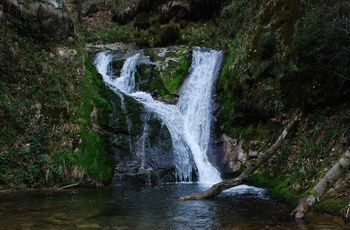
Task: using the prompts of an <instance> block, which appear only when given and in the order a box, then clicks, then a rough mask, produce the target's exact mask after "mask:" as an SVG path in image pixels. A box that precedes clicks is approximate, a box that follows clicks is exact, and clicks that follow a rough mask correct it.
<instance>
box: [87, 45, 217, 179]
mask: <svg viewBox="0 0 350 230" xmlns="http://www.w3.org/2000/svg"><path fill="white" fill-rule="evenodd" d="M222 56H223V55H222V53H221V52H219V51H215V50H210V49H203V48H199V47H194V48H193V58H192V64H191V68H190V75H189V77H188V79H187V80H186V82H185V86H184V87H183V89H182V92H181V95H180V99H179V103H178V105H170V104H165V103H163V102H160V101H156V100H154V99H153V98H152V96H151V95H150V94H148V93H145V92H141V91H138V90H137V89H136V87H135V86H136V84H135V76H134V75H135V69H136V65H137V63H138V60H139V59H140V57H141V53H137V54H135V55H133V56H131V57H129V58H127V59H126V61H125V63H124V65H123V68H122V70H121V74H120V76H119V77H117V78H116V77H114V76H111V74H110V73H111V71H109V70H108V68H109V64H110V62H111V60H112V54H110V53H108V52H101V53H99V54H97V56H96V58H95V61H94V64H95V66H96V68H97V70H98V72H99V73H100V74H101V75H102V77H103V80H104V81H105V83H106V84H107V85H108V86H109V87H110V88H111V89H112V90H113V91H115V92H116V93H117V94H120V92H122V93H124V94H126V95H128V96H130V97H132V98H134V99H135V100H137V101H139V102H140V103H142V104H143V105H144V107H145V109H146V111H147V112H151V113H154V114H156V116H157V117H158V118H159V119H160V120H161V121H162V122H163V123H164V125H166V126H167V128H168V130H169V132H170V134H171V140H172V145H173V155H174V164H175V167H176V178H177V180H178V181H192V171H193V169H194V167H195V168H196V169H197V171H198V181H199V182H200V183H210V184H211V183H216V182H219V181H221V178H220V174H219V172H218V171H217V169H216V168H215V167H214V166H213V165H212V164H211V163H210V162H209V160H208V157H207V151H208V144H209V139H210V138H209V137H210V124H211V112H212V90H213V86H214V83H215V78H216V76H217V74H218V70H219V67H220V64H221V60H222ZM192 159H193V160H194V162H195V165H193V163H192V162H193V160H192Z"/></svg>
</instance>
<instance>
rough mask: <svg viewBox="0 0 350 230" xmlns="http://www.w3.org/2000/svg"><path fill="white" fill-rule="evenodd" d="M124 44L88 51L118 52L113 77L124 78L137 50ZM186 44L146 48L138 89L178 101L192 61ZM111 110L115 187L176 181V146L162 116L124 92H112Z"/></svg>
mask: <svg viewBox="0 0 350 230" xmlns="http://www.w3.org/2000/svg"><path fill="white" fill-rule="evenodd" d="M126 47H128V46H123V45H121V44H114V45H106V46H103V47H96V46H95V47H92V46H90V47H89V50H90V52H91V59H92V60H93V59H94V56H95V54H96V53H97V52H98V51H99V49H100V50H101V49H102V50H105V49H109V50H110V52H112V53H114V58H113V61H112V63H111V67H112V68H111V70H110V71H111V73H112V74H113V75H115V76H116V77H118V76H120V73H121V71H120V70H121V69H122V67H123V64H124V61H125V59H126V58H127V57H129V56H130V55H131V53H132V52H133V51H130V50H128V49H127V48H126ZM190 53H191V51H190V49H189V48H188V47H185V46H174V47H167V48H155V49H146V50H143V51H142V55H141V58H140V61H139V63H138V65H137V66H136V70H137V71H136V73H135V78H136V82H135V83H136V88H138V89H140V90H142V91H146V92H149V93H150V94H151V95H152V96H153V98H154V99H157V100H162V101H167V102H171V103H175V102H176V99H177V95H176V89H178V88H179V87H180V86H181V83H182V82H183V79H184V78H185V76H186V73H187V70H188V67H189V63H190ZM108 100H109V102H110V104H111V105H112V110H113V112H112V113H111V114H110V118H109V123H108V125H107V127H106V128H104V129H105V130H101V132H102V133H105V134H107V135H108V136H109V143H110V149H111V151H112V152H113V155H114V160H115V165H116V167H115V173H114V177H113V182H112V183H113V184H142V185H144V184H145V183H156V182H158V181H163V182H171V181H174V180H175V177H174V169H175V165H174V163H173V162H174V161H173V158H174V156H173V147H172V142H171V136H170V133H169V131H168V129H167V127H166V126H165V125H163V124H162V122H161V121H160V120H159V119H158V117H157V116H156V115H155V114H153V113H151V112H149V111H147V110H145V109H144V108H143V106H142V105H141V104H140V103H139V102H137V101H135V100H134V99H132V98H130V97H128V96H127V95H124V94H122V93H119V94H116V93H114V92H109V93H108Z"/></svg>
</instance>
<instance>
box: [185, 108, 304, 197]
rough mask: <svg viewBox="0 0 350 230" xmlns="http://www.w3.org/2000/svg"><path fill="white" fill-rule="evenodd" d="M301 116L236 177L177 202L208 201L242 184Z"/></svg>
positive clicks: (297, 116)
mask: <svg viewBox="0 0 350 230" xmlns="http://www.w3.org/2000/svg"><path fill="white" fill-rule="evenodd" d="M301 116H302V113H299V112H297V113H296V115H294V117H293V119H292V120H291V121H290V122H289V124H288V125H287V126H286V127H285V129H284V130H283V132H282V133H281V135H280V136H279V137H278V138H277V140H276V142H275V143H274V144H273V145H272V146H271V147H270V148H269V149H268V150H267V151H266V152H265V153H262V154H260V155H259V157H258V158H257V159H256V160H255V161H254V162H253V163H252V164H250V165H249V166H248V167H247V168H246V169H245V170H244V171H243V172H242V173H241V174H240V175H239V176H238V177H235V178H233V179H230V180H225V181H222V182H219V183H217V184H214V185H213V186H212V187H211V188H209V189H207V190H206V191H204V192H201V193H197V194H193V195H190V196H184V197H180V198H179V200H183V201H184V200H201V199H210V198H213V197H215V196H217V195H219V194H220V193H221V192H222V191H224V190H226V189H229V188H232V187H235V186H237V185H240V184H242V183H243V182H244V181H246V180H247V179H248V178H249V177H250V175H251V174H252V173H253V172H255V170H257V169H258V168H259V167H260V166H261V165H262V164H264V163H266V162H267V161H268V159H270V157H272V156H273V155H274V154H275V153H276V152H277V150H278V149H279V148H280V147H281V145H282V144H283V142H284V141H285V140H286V138H287V136H288V134H289V133H290V132H291V131H292V130H293V129H294V128H295V127H296V126H297V125H298V123H299V122H300V118H301Z"/></svg>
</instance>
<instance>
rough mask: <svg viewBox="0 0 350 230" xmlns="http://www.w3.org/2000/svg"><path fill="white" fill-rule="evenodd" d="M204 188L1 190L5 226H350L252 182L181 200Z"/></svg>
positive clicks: (194, 185)
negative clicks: (303, 209) (299, 209)
mask: <svg viewBox="0 0 350 230" xmlns="http://www.w3.org/2000/svg"><path fill="white" fill-rule="evenodd" d="M204 189H205V187H203V185H201V184H197V183H175V184H163V185H159V186H146V187H102V188H97V189H72V190H50V191H49V190H47V191H18V192H13V193H2V194H0V202H1V206H0V219H1V224H0V229H168V230H169V229H348V228H347V226H346V225H345V224H344V222H343V220H342V219H341V218H338V217H332V216H328V215H316V214H310V215H308V216H307V218H306V219H305V221H302V222H295V221H294V220H293V219H291V218H290V217H289V213H290V212H291V211H292V210H293V207H291V206H289V205H288V204H286V203H284V202H283V201H281V200H277V199H274V198H272V197H271V196H270V195H269V193H268V191H266V190H263V189H260V188H256V187H252V186H246V185H241V186H238V187H236V188H233V189H230V190H228V191H226V192H223V193H222V194H221V195H220V196H218V197H217V198H215V199H213V200H199V201H179V200H178V198H179V197H181V196H184V195H189V194H192V193H195V192H199V191H203V190H204Z"/></svg>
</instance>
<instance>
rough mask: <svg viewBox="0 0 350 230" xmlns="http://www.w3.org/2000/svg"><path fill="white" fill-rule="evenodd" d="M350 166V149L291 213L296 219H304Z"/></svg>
mask: <svg viewBox="0 0 350 230" xmlns="http://www.w3.org/2000/svg"><path fill="white" fill-rule="evenodd" d="M349 165H350V149H347V150H346V151H345V153H344V155H343V156H342V157H341V158H340V159H339V160H338V162H337V163H336V164H334V165H333V167H332V168H331V169H330V170H329V171H328V172H327V173H326V175H325V176H324V177H323V178H322V179H321V180H320V181H319V182H318V183H317V184H316V185H315V187H313V188H312V190H311V191H310V192H309V196H307V197H305V198H304V199H303V200H302V201H301V202H300V203H299V205H298V206H297V207H296V209H294V211H293V212H292V213H291V215H292V216H293V217H295V218H296V219H303V218H304V217H305V215H306V214H307V213H308V212H309V211H310V210H311V208H312V207H313V206H314V205H315V204H317V203H318V202H319V201H320V199H321V198H322V196H323V195H324V194H325V193H326V192H327V191H328V190H329V189H330V188H331V186H333V184H334V183H335V182H336V181H337V180H339V179H340V177H341V176H342V175H343V174H344V172H347V171H348V170H349V169H348V168H349Z"/></svg>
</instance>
